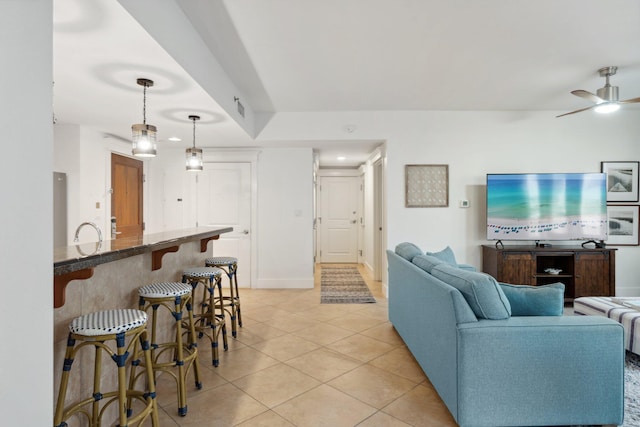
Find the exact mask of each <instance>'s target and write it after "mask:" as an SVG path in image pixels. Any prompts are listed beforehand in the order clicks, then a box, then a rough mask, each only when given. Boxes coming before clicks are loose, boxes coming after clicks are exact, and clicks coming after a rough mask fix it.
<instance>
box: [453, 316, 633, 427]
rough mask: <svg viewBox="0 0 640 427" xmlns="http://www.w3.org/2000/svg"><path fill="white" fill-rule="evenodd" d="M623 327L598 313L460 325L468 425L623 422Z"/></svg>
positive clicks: (462, 417) (462, 416)
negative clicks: (595, 314) (593, 314)
mask: <svg viewBox="0 0 640 427" xmlns="http://www.w3.org/2000/svg"><path fill="white" fill-rule="evenodd" d="M623 375H624V343H623V329H622V326H621V325H620V324H619V323H617V322H614V321H611V320H610V319H606V318H602V317H596V316H593V317H592V316H586V317H579V316H548V317H547V316H544V317H512V318H510V319H506V320H481V321H479V322H477V323H467V324H461V325H458V377H457V380H458V402H464V404H462V403H460V404H459V406H458V414H457V417H456V419H457V420H458V423H459V424H460V425H461V426H463V425H558V424H566V425H575V424H615V425H618V424H621V423H622V417H623V405H624V379H623Z"/></svg>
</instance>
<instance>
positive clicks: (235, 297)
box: [204, 256, 242, 338]
mask: <svg viewBox="0 0 640 427" xmlns="http://www.w3.org/2000/svg"><path fill="white" fill-rule="evenodd" d="M204 263H205V265H206V266H207V267H217V268H220V269H222V270H223V271H224V272H225V273H226V274H227V277H228V278H229V291H230V293H231V294H230V295H229V296H223V297H222V300H223V306H224V307H225V311H226V312H227V313H229V317H231V335H233V337H234V338H236V336H237V329H236V320H237V323H238V325H239V326H240V327H242V313H241V311H240V293H239V292H238V275H237V273H238V258H235V257H230V256H214V257H211V258H207V259H205V260H204Z"/></svg>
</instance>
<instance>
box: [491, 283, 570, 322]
mask: <svg viewBox="0 0 640 427" xmlns="http://www.w3.org/2000/svg"><path fill="white" fill-rule="evenodd" d="M500 288H501V289H502V291H503V292H504V294H505V295H506V296H507V299H508V300H509V304H511V315H512V316H562V313H563V310H564V284H562V283H552V284H550V285H542V286H526V285H511V284H508V283H500Z"/></svg>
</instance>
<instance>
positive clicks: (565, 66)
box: [54, 0, 640, 165]
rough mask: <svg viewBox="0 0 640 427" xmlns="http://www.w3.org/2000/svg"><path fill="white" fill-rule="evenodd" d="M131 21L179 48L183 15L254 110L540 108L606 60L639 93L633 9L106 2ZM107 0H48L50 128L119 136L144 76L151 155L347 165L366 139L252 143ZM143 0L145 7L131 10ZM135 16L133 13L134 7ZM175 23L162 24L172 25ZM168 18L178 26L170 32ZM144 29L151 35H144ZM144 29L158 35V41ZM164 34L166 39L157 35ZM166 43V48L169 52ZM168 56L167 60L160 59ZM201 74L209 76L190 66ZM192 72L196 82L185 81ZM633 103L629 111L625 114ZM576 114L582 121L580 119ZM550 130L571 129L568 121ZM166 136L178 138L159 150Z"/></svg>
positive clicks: (392, 1) (464, 0)
mask: <svg viewBox="0 0 640 427" xmlns="http://www.w3.org/2000/svg"><path fill="white" fill-rule="evenodd" d="M119 1H120V3H122V4H123V5H125V6H126V7H127V9H128V10H129V11H130V12H131V13H132V14H133V15H135V16H136V17H137V19H138V21H140V22H142V23H143V24H144V23H145V22H147V23H148V22H149V21H153V22H155V23H156V24H158V25H163V27H162V29H163V31H164V33H165V34H166V35H169V36H171V37H174V36H175V39H176V40H179V39H180V37H179V36H180V31H183V27H180V26H179V25H178V21H179V20H178V19H175V20H172V17H171V16H169V17H166V16H163V14H162V12H163V10H165V9H166V10H170V9H171V7H173V8H174V9H176V5H177V9H176V10H179V11H181V13H183V14H184V15H185V16H186V18H187V19H188V21H189V24H190V25H191V26H192V28H195V30H196V31H197V34H198V35H199V36H200V38H201V39H202V40H201V41H202V42H203V43H202V44H201V45H198V46H201V49H197V46H196V47H194V46H188V47H187V46H185V49H184V51H185V53H184V55H191V56H192V57H193V58H191V59H193V60H196V59H197V58H198V56H201V57H202V58H204V57H207V56H211V55H213V57H215V58H216V59H217V61H218V62H219V63H220V64H221V65H222V68H223V69H224V71H225V72H226V74H227V75H228V76H229V77H230V79H231V81H232V82H233V84H234V85H235V86H236V87H237V89H238V90H239V91H240V92H241V93H242V94H243V101H244V104H245V107H246V108H249V109H251V110H252V111H253V112H255V113H256V114H262V113H269V114H272V113H278V112H326V111H362V110H365V111H367V110H368V111H373V110H499V111H500V110H548V111H550V114H553V115H556V114H558V113H561V112H568V111H572V110H575V109H579V108H583V107H586V106H588V105H589V103H588V102H587V101H586V100H584V99H582V98H578V97H576V96H573V95H571V94H570V93H569V92H570V91H571V90H574V89H585V90H588V91H590V92H594V93H595V91H596V89H597V88H599V87H602V86H603V84H604V80H603V79H602V78H601V77H599V76H598V73H597V70H598V69H599V68H600V67H604V66H609V65H616V66H618V67H619V69H618V74H617V75H616V76H614V77H613V78H612V84H614V85H617V86H619V87H620V98H621V99H628V98H635V97H638V96H640V49H638V42H640V2H638V1H637V0H608V1H606V2H604V1H601V0H537V1H523V0H483V1H468V0H119ZM120 3H118V2H116V1H114V0H92V1H86V0H55V1H54V80H55V86H54V110H55V114H56V117H57V119H58V122H59V123H77V124H84V125H88V126H91V127H95V128H97V129H99V130H100V131H102V132H104V133H105V134H109V135H114V136H116V137H118V138H125V139H127V138H129V134H130V126H131V124H132V123H134V122H135V123H138V122H141V119H142V87H140V86H138V85H136V83H135V81H136V78H138V77H146V78H151V79H152V80H154V82H155V85H154V87H153V88H150V89H149V90H148V92H147V107H148V108H147V121H148V122H149V123H151V124H154V125H156V126H158V129H159V138H160V142H159V147H158V148H159V149H162V148H163V147H167V146H170V145H176V144H177V145H178V146H187V145H190V144H191V139H192V127H191V124H190V122H189V120H188V119H187V116H188V115H189V114H198V115H200V116H202V120H201V121H200V122H199V124H198V128H197V136H196V138H197V145H198V146H199V147H200V146H202V147H220V146H224V147H229V146H241V147H251V146H262V145H269V146H293V145H296V146H310V147H314V148H316V149H319V150H320V152H321V158H320V159H321V164H324V165H330V164H334V163H335V160H334V159H335V156H336V155H338V154H343V155H345V156H347V157H348V158H349V159H348V160H347V162H345V164H347V165H348V164H354V163H356V164H357V163H358V162H361V161H362V160H363V159H365V158H366V153H368V152H370V151H371V150H372V148H373V147H375V146H376V145H378V144H379V143H380V142H379V141H350V142H348V143H347V142H343V141H333V142H328V141H324V142H323V141H297V142H295V144H293V143H292V142H283V141H280V142H275V141H268V142H267V141H261V140H260V138H259V135H258V137H257V138H256V139H254V138H252V137H250V136H249V135H248V134H247V132H245V131H244V130H243V129H242V128H241V127H240V126H239V125H238V124H237V123H236V122H235V120H234V119H233V118H232V116H230V115H229V114H228V113H227V110H228V109H227V110H225V108H223V107H222V106H221V104H222V105H224V103H223V102H222V101H221V100H220V99H217V100H216V99H213V97H212V96H211V95H210V94H209V93H210V91H207V90H205V89H203V88H202V87H201V85H199V84H198V83H197V82H196V79H197V80H198V82H201V83H202V82H203V80H201V77H198V76H196V77H195V78H194V77H192V76H190V75H189V74H188V73H187V72H185V71H184V69H183V68H182V66H181V64H182V63H186V62H185V56H183V57H182V58H180V62H181V64H178V62H177V61H176V60H174V59H173V58H172V56H171V55H169V54H168V53H167V51H172V49H171V46H169V45H170V41H171V37H169V38H165V39H164V40H162V43H163V45H164V46H165V47H168V49H167V51H165V49H163V48H162V47H161V46H160V44H159V43H158V42H156V41H155V40H154V38H153V37H151V35H150V34H149V33H148V32H147V31H145V29H143V27H142V26H141V25H140V24H139V23H138V21H136V19H134V18H133V17H132V16H131V15H130V14H129V12H127V10H125V9H124V8H123V7H122V6H121V4H120ZM141 5H144V7H141ZM141 10H142V12H141ZM173 18H175V15H174V16H173ZM174 21H175V23H176V25H175V26H173V25H172V23H173V22H174ZM146 26H147V27H148V28H149V29H150V32H151V33H153V31H152V29H151V25H146ZM156 35H157V34H156ZM167 40H168V41H167ZM173 49H175V46H174V47H173ZM172 52H174V56H176V55H175V50H173V51H172ZM200 71H202V72H204V73H205V74H206V72H207V70H200ZM192 74H194V73H192ZM627 108H638V104H636V105H634V106H627ZM581 114H594V113H593V112H591V111H590V112H585V113H581ZM558 120H571V116H569V117H565V118H561V119H558ZM170 136H179V137H181V138H182V139H183V141H182V143H172V142H168V141H167V139H168V138H169V137H170Z"/></svg>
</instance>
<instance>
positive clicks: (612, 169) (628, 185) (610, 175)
mask: <svg viewBox="0 0 640 427" xmlns="http://www.w3.org/2000/svg"><path fill="white" fill-rule="evenodd" d="M638 163H640V162H600V170H601V171H602V172H604V173H606V174H607V202H637V201H638Z"/></svg>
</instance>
